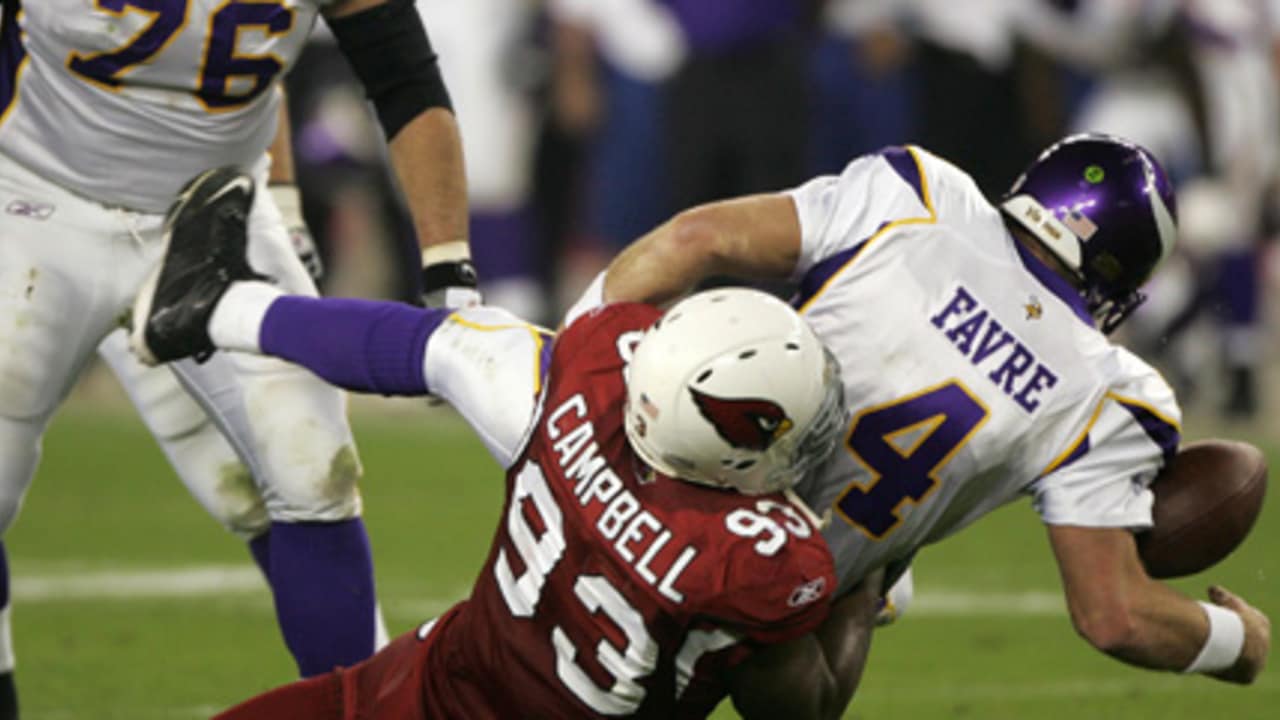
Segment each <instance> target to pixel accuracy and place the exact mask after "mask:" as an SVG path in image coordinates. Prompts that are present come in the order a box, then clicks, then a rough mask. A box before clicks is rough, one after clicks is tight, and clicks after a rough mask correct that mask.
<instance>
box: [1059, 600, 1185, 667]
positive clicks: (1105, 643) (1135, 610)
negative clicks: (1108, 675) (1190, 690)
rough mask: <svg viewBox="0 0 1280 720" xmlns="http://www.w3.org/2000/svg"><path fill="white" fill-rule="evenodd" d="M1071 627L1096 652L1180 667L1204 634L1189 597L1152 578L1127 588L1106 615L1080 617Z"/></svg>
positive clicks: (1140, 663)
mask: <svg viewBox="0 0 1280 720" xmlns="http://www.w3.org/2000/svg"><path fill="white" fill-rule="evenodd" d="M1077 627H1078V628H1079V629H1080V632H1081V634H1082V635H1084V636H1085V638H1086V639H1087V640H1089V641H1090V643H1092V644H1093V645H1094V646H1095V647H1097V648H1098V649H1099V650H1101V651H1103V652H1105V653H1107V654H1108V655H1110V656H1112V657H1114V658H1116V659H1118V660H1122V661H1124V662H1126V663H1129V664H1131V665H1136V666H1139V667H1144V668H1149V669H1152V670H1172V671H1180V670H1182V669H1183V668H1185V667H1187V666H1188V665H1190V664H1191V661H1192V660H1193V659H1195V657H1196V654H1197V653H1198V652H1199V650H1200V648H1201V646H1203V645H1204V640H1205V638H1206V637H1207V636H1208V633H1209V623H1208V620H1206V618H1205V615H1204V612H1203V611H1202V610H1201V609H1200V606H1199V605H1197V604H1196V603H1195V602H1194V601H1192V600H1190V599H1188V598H1186V597H1185V596H1183V595H1182V594H1180V593H1178V592H1177V591H1176V590H1174V589H1173V588H1170V587H1169V586H1167V585H1165V584H1164V583H1161V582H1159V581H1157V580H1145V581H1143V582H1142V583H1141V585H1140V586H1138V587H1133V588H1130V589H1129V591H1128V593H1127V599H1126V600H1125V601H1124V602H1123V604H1118V605H1117V606H1116V607H1115V608H1113V609H1111V610H1110V611H1108V616H1107V617H1093V618H1081V619H1080V620H1079V621H1078V622H1077Z"/></svg>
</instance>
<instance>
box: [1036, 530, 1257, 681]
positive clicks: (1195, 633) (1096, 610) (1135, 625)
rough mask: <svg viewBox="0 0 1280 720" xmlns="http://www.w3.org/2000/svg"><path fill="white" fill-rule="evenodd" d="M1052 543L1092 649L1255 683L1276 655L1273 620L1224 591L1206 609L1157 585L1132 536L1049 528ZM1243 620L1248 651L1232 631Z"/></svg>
mask: <svg viewBox="0 0 1280 720" xmlns="http://www.w3.org/2000/svg"><path fill="white" fill-rule="evenodd" d="M1049 542H1050V544H1051V545H1052V546H1053V552H1054V556H1055V558H1056V559H1057V561H1058V568H1059V571H1060V573H1061V576H1062V584H1063V589H1064V591H1065V592H1066V596H1067V607H1068V609H1069V610H1070V612H1071V621H1072V624H1073V625H1074V626H1075V628H1076V631H1077V632H1079V633H1080V635H1081V636H1083V637H1084V638H1085V639H1086V640H1088V641H1089V643H1090V644H1091V645H1093V646H1094V647H1096V648H1097V649H1099V650H1101V651H1103V652H1105V653H1107V654H1108V655H1110V656H1112V657H1114V658H1117V659H1119V660H1122V661H1124V662H1126V663H1129V664H1131V665H1137V666H1139V667H1144V668H1150V669H1154V670H1173V671H1189V672H1205V673H1206V674H1209V675H1211V676H1212V677H1216V678H1218V679H1220V680H1226V681H1229V682H1236V683H1250V682H1253V680H1254V679H1255V678H1256V677H1257V675H1258V673H1259V672H1260V671H1261V670H1262V666H1263V664H1264V663H1265V661H1266V656H1267V652H1268V650H1269V648H1270V644H1271V640H1270V622H1269V621H1268V620H1267V618H1266V616H1265V615H1263V614H1262V613H1260V612H1258V611H1257V610H1256V609H1254V608H1253V607H1251V606H1249V605H1248V604H1247V603H1245V602H1244V601H1243V600H1241V599H1240V598H1238V597H1236V596H1235V595H1232V594H1231V593H1229V592H1227V591H1225V590H1222V589H1221V588H1216V587H1215V588H1212V589H1211V590H1210V598H1211V599H1212V600H1213V605H1212V606H1209V605H1201V604H1197V603H1196V602H1194V601H1192V600H1191V599H1189V598H1187V597H1185V596H1183V595H1182V594H1180V593H1178V592H1177V591H1176V590H1174V589H1173V588H1171V587H1169V586H1168V585H1165V584H1164V583H1161V582H1159V581H1157V580H1154V579H1152V578H1151V577H1149V576H1148V575H1147V573H1146V571H1145V570H1144V569H1143V567H1142V562H1141V560H1140V559H1139V556H1138V551H1137V546H1136V545H1135V543H1134V539H1133V535H1132V534H1131V533H1130V532H1129V531H1127V530H1124V529H1119V528H1087V527H1076V526H1067V525H1050V526H1049ZM1222 613H1233V614H1235V615H1237V616H1238V617H1239V618H1240V620H1241V622H1242V625H1243V643H1242V644H1239V643H1240V641H1239V638H1238V633H1237V632H1236V631H1235V630H1233V629H1232V627H1231V625H1232V624H1233V623H1234V622H1235V621H1234V620H1233V619H1232V618H1230V617H1229V616H1227V615H1223V614H1222Z"/></svg>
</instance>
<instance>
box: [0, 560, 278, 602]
mask: <svg viewBox="0 0 1280 720" xmlns="http://www.w3.org/2000/svg"><path fill="white" fill-rule="evenodd" d="M12 590H13V598H14V600H15V601H16V602H18V603H24V602H57V601H59V600H93V599H102V598H124V599H128V598H164V597H192V596H206V595H242V594H246V593H257V592H266V591H267V584H266V581H265V580H263V578H262V574H261V573H260V572H258V569H257V568H256V567H254V566H252V565H191V566H185V567H174V568H164V569H145V570H144V569H128V570H125V569H119V570H91V571H85V572H77V573H58V574H50V575H34V574H30V573H23V572H21V571H20V570H19V571H17V572H15V573H13V584H12Z"/></svg>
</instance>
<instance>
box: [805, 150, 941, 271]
mask: <svg viewBox="0 0 1280 720" xmlns="http://www.w3.org/2000/svg"><path fill="white" fill-rule="evenodd" d="M920 177H921V170H920V167H919V165H918V161H917V159H916V156H915V155H914V154H912V153H910V152H909V151H907V149H906V148H889V149H887V150H885V151H883V152H881V153H878V154H875V155H864V156H862V157H859V158H857V159H856V160H854V161H853V162H850V163H849V164H848V165H847V166H846V167H845V169H844V171H843V172H842V173H840V175H823V176H820V177H817V178H814V179H813V180H810V181H809V182H807V183H805V184H804V185H801V186H800V187H798V188H795V189H794V190H791V191H790V192H789V194H790V196H791V199H792V200H793V201H794V202H795V205H796V214H797V216H798V217H799V221H800V259H799V261H798V262H797V264H796V268H795V271H794V273H793V275H792V279H793V280H799V279H801V278H802V277H804V276H805V275H806V274H807V273H808V272H809V271H810V270H811V269H813V267H814V266H815V265H817V264H818V263H819V262H822V261H823V260H826V259H828V258H832V257H835V256H839V255H840V254H841V253H844V252H849V251H851V250H852V249H853V248H855V247H857V246H859V245H860V244H861V243H863V242H865V241H866V240H868V239H870V238H872V237H874V236H876V235H878V234H880V233H883V232H885V231H886V230H888V229H890V228H892V227H895V226H899V225H902V224H905V223H911V222H924V221H926V220H927V219H928V218H929V217H930V214H931V212H930V208H929V206H928V202H927V198H926V197H925V196H924V195H922V194H921V192H918V191H917V189H918V188H923V187H924V186H923V185H921V184H920V183H919V180H918V178H920ZM913 179H914V180H915V185H914V186H913V184H912V181H913ZM924 192H926V193H927V191H924Z"/></svg>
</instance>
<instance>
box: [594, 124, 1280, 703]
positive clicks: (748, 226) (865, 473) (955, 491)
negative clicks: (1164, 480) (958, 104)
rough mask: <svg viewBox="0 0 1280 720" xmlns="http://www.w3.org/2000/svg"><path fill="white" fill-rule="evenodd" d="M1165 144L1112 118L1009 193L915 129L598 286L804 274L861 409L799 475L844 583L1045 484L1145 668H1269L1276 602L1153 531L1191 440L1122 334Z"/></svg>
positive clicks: (1105, 639)
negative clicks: (952, 160)
mask: <svg viewBox="0 0 1280 720" xmlns="http://www.w3.org/2000/svg"><path fill="white" fill-rule="evenodd" d="M1174 235H1175V224H1174V197H1173V193H1172V190H1171V187H1170V185H1169V181H1168V179H1167V178H1166V177H1165V174H1164V171H1163V170H1162V169H1161V168H1160V166H1159V164H1158V163H1157V162H1156V161H1155V159H1154V158H1153V157H1152V156H1151V155H1150V154H1149V153H1148V152H1147V151H1146V150H1144V149H1142V148H1140V147H1138V146H1136V145H1133V144H1130V143H1128V142H1125V141H1122V140H1119V139H1117V138H1114V137H1110V136H1103V135H1080V136H1073V137H1070V138H1067V139H1065V140H1063V141H1061V142H1060V143H1058V144H1056V145H1054V146H1053V147H1051V148H1049V149H1048V150H1046V151H1045V152H1044V153H1043V154H1042V155H1041V156H1040V157H1039V158H1038V159H1037V160H1036V161H1035V162H1034V163H1033V164H1032V165H1031V166H1030V167H1029V168H1028V170H1027V171H1026V173H1025V174H1024V175H1023V176H1022V177H1021V178H1019V179H1018V180H1017V182H1015V183H1014V184H1013V187H1012V188H1011V189H1010V191H1009V192H1008V194H1007V195H1006V196H1005V197H1004V199H1003V200H1002V201H1001V202H1000V204H999V205H993V204H991V203H990V202H988V201H987V200H986V198H984V197H983V195H982V194H981V193H980V192H979V191H978V189H977V187H976V186H975V184H974V183H973V181H972V180H971V179H970V178H969V176H968V175H966V174H965V173H964V172H962V171H961V170H959V169H958V168H956V167H955V166H953V165H951V164H949V163H947V162H946V161H945V160H942V159H940V158H938V157H936V156H934V155H931V154H930V153H928V152H927V151H925V150H923V149H920V148H917V147H897V148H890V149H886V150H884V151H882V152H880V153H877V154H873V155H867V156H865V157H860V158H857V159H855V160H854V161H852V162H851V163H850V164H849V165H848V166H847V167H846V169H845V170H844V172H843V173H842V174H840V175H839V176H826V177H819V178H815V179H813V180H811V181H810V182H808V183H806V184H804V185H802V186H800V187H798V188H795V189H793V190H791V191H788V192H781V193H774V194H763V195H756V196H750V197H744V198H739V199H733V200H727V201H723V202H718V203H712V204H709V205H705V206H701V207H697V208H694V209H691V210H687V211H685V212H682V213H680V214H678V215H677V216H675V217H674V218H673V219H671V220H669V221H668V222H666V223H665V224H663V225H662V226H660V227H658V228H657V229H656V230H654V231H653V232H651V233H649V234H648V235H646V236H645V237H643V238H641V239H640V240H638V241H637V242H636V243H635V244H633V245H632V246H631V247H629V248H628V249H627V250H625V251H624V252H623V253H622V254H621V255H620V256H619V257H618V258H617V259H615V260H614V262H613V263H612V264H611V265H610V267H609V268H608V269H607V270H606V272H605V273H602V275H601V276H600V278H598V279H597V281H596V283H595V284H594V285H593V287H592V289H591V290H589V291H588V296H587V297H585V298H584V300H583V302H584V303H585V304H587V305H590V304H593V303H599V302H604V301H609V302H612V301H624V300H638V301H647V302H654V301H666V300H670V299H672V298H674V297H676V296H678V295H679V294H681V293H683V292H685V291H687V290H688V289H689V288H691V287H693V286H694V284H695V283H697V282H698V281H700V280H702V279H704V278H706V277H709V276H712V275H721V276H723V275H734V276H743V277H754V278H770V279H786V278H790V279H791V280H793V281H795V282H796V283H797V284H798V288H799V292H798V296H797V299H796V303H797V307H798V308H799V309H800V311H801V314H802V315H803V316H804V317H805V318H807V319H808V321H809V322H810V323H811V324H812V326H813V327H814V329H815V330H816V331H817V333H818V335H819V337H821V338H822V339H823V341H824V342H825V343H826V344H827V346H828V347H830V348H831V349H832V351H833V352H835V354H836V355H837V357H839V359H840V364H841V369H842V374H843V377H844V382H845V397H846V398H847V399H848V401H849V402H850V403H851V406H852V407H851V411H852V417H853V419H852V421H851V423H850V426H849V429H848V431H847V433H846V435H845V441H844V443H843V444H844V448H843V450H844V452H838V453H837V454H836V455H835V456H833V459H832V460H829V461H828V462H827V465H826V466H825V468H824V469H823V470H821V471H820V472H818V473H817V474H814V475H811V476H810V477H809V478H807V479H806V480H805V481H802V482H801V483H800V484H799V485H798V486H797V488H796V490H797V492H798V493H799V494H800V495H801V496H802V497H804V498H805V499H806V500H807V501H808V502H809V503H810V504H811V505H812V506H813V507H814V508H815V509H818V510H819V511H820V512H832V514H833V515H834V518H833V520H832V522H831V524H830V526H829V527H828V529H827V530H826V531H825V532H826V537H827V540H828V542H829V543H830V546H831V549H832V552H833V553H834V554H835V557H836V566H837V573H838V576H839V578H840V583H841V585H842V587H848V586H850V585H851V584H852V583H855V582H857V579H858V578H859V577H860V576H862V575H863V574H864V573H865V572H867V571H868V570H871V569H873V568H876V567H880V566H884V565H892V564H893V563H901V562H904V561H907V560H909V558H910V557H911V556H912V554H913V553H914V552H916V551H917V550H918V549H919V548H920V547H922V546H924V545H926V544H929V543H932V542H936V541H938V540H940V539H942V538H944V537H946V536H948V535H950V534H951V533H953V532H956V531H957V530H959V529H961V528H963V527H964V526H966V525H968V524H969V523H970V522H972V521H973V520H975V519H977V518H978V517H980V516H982V515H984V514H986V513H987V512H989V511H991V510H993V509H995V508H996V507H999V506H1000V505H1004V504H1006V503H1008V502H1011V501H1013V500H1016V499H1018V498H1020V497H1026V496H1030V498H1031V499H1032V502H1033V506H1034V507H1035V509H1036V511H1037V512H1038V513H1039V514H1040V516H1041V518H1042V519H1043V521H1044V522H1045V524H1046V525H1047V528H1048V535H1049V541H1050V544H1051V545H1052V547H1053V550H1054V554H1055V557H1056V558H1057V561H1058V564H1059V568H1060V571H1061V576H1062V578H1063V587H1064V591H1065V593H1066V597H1067V605H1068V608H1069V610H1070V613H1071V618H1072V621H1073V623H1074V624H1075V627H1076V629H1077V630H1078V631H1079V632H1080V634H1081V635H1082V636H1084V637H1085V639H1087V640H1088V641H1089V642H1090V643H1091V644H1092V645H1093V646H1094V647H1096V648H1098V649H1100V650H1102V651H1104V652H1106V653H1107V654H1109V655H1112V656H1113V657H1116V658H1119V659H1121V660H1123V661H1125V662H1128V663H1131V664H1134V665H1137V666H1140V667H1146V668H1154V669H1165V670H1176V671H1186V672H1203V673H1207V674H1210V675H1212V676H1214V677H1217V678H1219V679H1223V680H1229V681H1234V682H1251V681H1252V680H1253V679H1254V678H1255V677H1256V675H1257V673H1258V672H1259V671H1260V669H1261V667H1262V664H1263V662H1264V661H1265V659H1266V655H1267V653H1268V650H1269V643H1270V640H1269V627H1270V626H1269V621H1268V620H1267V618H1266V617H1265V616H1264V615H1262V614H1261V613H1260V612H1258V611H1257V610H1255V609H1254V608H1252V607H1250V606H1249V605H1247V604H1246V603H1245V602H1244V601H1243V600H1241V599H1240V598H1238V597H1236V596H1234V595H1232V594H1230V593H1228V592H1227V591H1225V590H1222V589H1221V588H1215V589H1213V590H1212V591H1211V593H1210V600H1212V602H1211V603H1196V602H1195V601H1193V600H1191V599H1189V598H1187V597H1185V596H1183V595H1181V594H1179V593H1178V592H1176V591H1175V590H1173V589H1171V588H1170V587H1169V586H1167V585H1165V584H1163V583H1160V582H1157V581H1155V580H1153V579H1151V578H1150V577H1149V576H1148V575H1147V574H1146V572H1145V570H1144V569H1143V566H1142V564H1141V562H1140V560H1139V558H1138V554H1137V551H1136V546H1135V542H1134V538H1133V532H1134V531H1136V530H1141V529H1143V528H1147V527H1150V526H1151V523H1152V516H1151V506H1152V494H1151V491H1150V489H1149V488H1148V484H1149V483H1150V482H1151V480H1152V478H1154V477H1155V475H1156V473H1157V471H1158V470H1159V469H1160V468H1161V467H1162V466H1163V464H1164V462H1165V461H1166V460H1167V459H1168V458H1169V457H1170V456H1171V454H1172V453H1173V452H1175V450H1176V448H1177V446H1178V443H1179V439H1180V430H1179V409H1178V406H1177V404H1176V402H1175V400H1174V397H1173V393H1172V392H1171V391H1170V389H1169V387H1168V385H1167V384H1166V383H1165V381H1164V379H1163V378H1161V376H1160V375H1159V373H1158V372H1156V371H1155V370H1154V369H1152V368H1151V367H1150V366H1149V365H1147V364H1146V363H1145V362H1143V361H1142V360H1140V359H1139V358H1137V357H1136V356H1134V355H1132V354H1131V353H1129V352H1128V351H1126V350H1124V349H1123V348H1121V347H1118V346H1116V345H1113V344H1112V343H1111V342H1109V341H1108V339H1107V336H1106V333H1108V332H1110V331H1111V330H1112V329H1114V328H1115V327H1116V325H1118V324H1119V323H1120V322H1121V321H1122V320H1123V319H1124V318H1125V316H1126V315H1128V313H1129V312H1130V311H1132V310H1133V308H1134V307H1136V306H1137V305H1138V304H1139V303H1140V302H1141V301H1142V295H1141V293H1140V292H1139V287H1140V286H1141V285H1142V284H1143V283H1144V282H1145V281H1146V279H1147V278H1148V277H1149V276H1150V274H1151V272H1152V271H1153V270H1154V268H1155V267H1156V265H1157V264H1158V263H1159V262H1160V260H1161V259H1163V258H1164V257H1165V256H1166V255H1167V254H1168V252H1169V251H1170V249H1171V248H1172V245H1173V242H1174Z"/></svg>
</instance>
